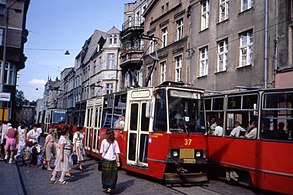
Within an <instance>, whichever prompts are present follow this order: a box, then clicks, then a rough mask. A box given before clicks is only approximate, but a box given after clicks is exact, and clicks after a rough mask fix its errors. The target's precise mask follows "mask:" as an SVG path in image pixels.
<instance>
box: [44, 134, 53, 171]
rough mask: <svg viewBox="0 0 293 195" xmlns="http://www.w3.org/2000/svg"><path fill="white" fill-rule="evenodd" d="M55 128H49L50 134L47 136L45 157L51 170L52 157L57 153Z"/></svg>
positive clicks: (48, 168)
mask: <svg viewBox="0 0 293 195" xmlns="http://www.w3.org/2000/svg"><path fill="white" fill-rule="evenodd" d="M54 135H55V129H54V128H51V129H49V134H48V135H47V137H46V140H45V145H44V148H45V158H46V163H47V170H48V171H51V170H52V169H51V157H52V153H53V154H54V156H55V154H56V139H55V136H54Z"/></svg>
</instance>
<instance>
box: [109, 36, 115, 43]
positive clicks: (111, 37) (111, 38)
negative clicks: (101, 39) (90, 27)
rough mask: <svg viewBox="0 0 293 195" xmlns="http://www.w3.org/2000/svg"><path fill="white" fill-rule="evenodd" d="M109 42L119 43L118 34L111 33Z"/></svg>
mask: <svg viewBox="0 0 293 195" xmlns="http://www.w3.org/2000/svg"><path fill="white" fill-rule="evenodd" d="M109 43H110V45H115V44H117V35H110V36H109Z"/></svg>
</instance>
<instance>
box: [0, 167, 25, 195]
mask: <svg viewBox="0 0 293 195" xmlns="http://www.w3.org/2000/svg"><path fill="white" fill-rule="evenodd" d="M0 186H1V187H0V194H5V195H25V194H26V192H25V190H24V188H23V185H22V181H21V177H20V174H19V169H18V167H17V165H16V164H15V163H13V164H8V163H5V161H0Z"/></svg>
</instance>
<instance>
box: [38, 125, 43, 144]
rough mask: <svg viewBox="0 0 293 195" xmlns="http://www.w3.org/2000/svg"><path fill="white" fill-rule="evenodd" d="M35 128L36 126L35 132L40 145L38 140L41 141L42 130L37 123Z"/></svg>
mask: <svg viewBox="0 0 293 195" xmlns="http://www.w3.org/2000/svg"><path fill="white" fill-rule="evenodd" d="M36 126H37V132H38V133H39V137H38V143H40V139H41V135H42V132H43V130H42V127H41V124H40V123H38V124H37V125H36Z"/></svg>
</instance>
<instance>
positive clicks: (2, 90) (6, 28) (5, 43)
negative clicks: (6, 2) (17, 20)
mask: <svg viewBox="0 0 293 195" xmlns="http://www.w3.org/2000/svg"><path fill="white" fill-rule="evenodd" d="M17 1H18V0H15V1H14V2H13V3H12V4H11V5H10V6H8V7H7V8H6V11H5V30H4V43H3V61H2V63H1V85H0V92H4V83H5V78H4V77H5V64H6V55H7V54H6V52H7V32H8V21H9V10H10V9H11V7H12V6H13V5H14V4H15V3H16V2H17Z"/></svg>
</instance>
